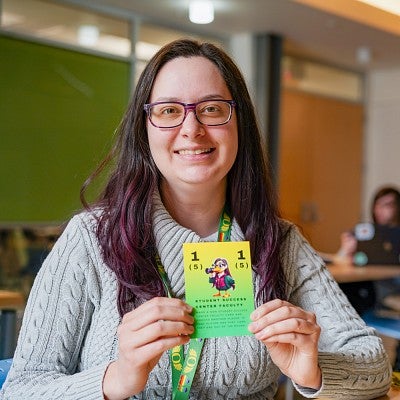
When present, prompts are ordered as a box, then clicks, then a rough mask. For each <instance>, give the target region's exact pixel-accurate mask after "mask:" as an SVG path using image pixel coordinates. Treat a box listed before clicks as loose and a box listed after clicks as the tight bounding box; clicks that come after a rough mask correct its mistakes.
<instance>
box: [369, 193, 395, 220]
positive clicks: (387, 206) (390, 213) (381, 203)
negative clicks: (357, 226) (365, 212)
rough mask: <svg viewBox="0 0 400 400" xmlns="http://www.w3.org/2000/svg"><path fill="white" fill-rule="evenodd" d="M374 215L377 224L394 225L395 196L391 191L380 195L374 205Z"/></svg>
mask: <svg viewBox="0 0 400 400" xmlns="http://www.w3.org/2000/svg"><path fill="white" fill-rule="evenodd" d="M374 216H375V221H376V223H377V224H380V225H395V224H396V216H397V205H396V198H395V195H394V194H393V193H389V194H387V195H385V196H382V197H380V198H379V199H378V200H377V201H376V203H375V205H374Z"/></svg>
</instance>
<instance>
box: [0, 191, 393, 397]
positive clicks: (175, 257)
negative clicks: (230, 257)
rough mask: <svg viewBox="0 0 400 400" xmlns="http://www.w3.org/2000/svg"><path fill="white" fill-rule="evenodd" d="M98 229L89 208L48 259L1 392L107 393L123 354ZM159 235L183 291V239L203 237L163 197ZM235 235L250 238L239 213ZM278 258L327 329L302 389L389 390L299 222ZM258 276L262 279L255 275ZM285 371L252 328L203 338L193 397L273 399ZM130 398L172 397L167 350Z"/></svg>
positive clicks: (363, 393)
mask: <svg viewBox="0 0 400 400" xmlns="http://www.w3.org/2000/svg"><path fill="white" fill-rule="evenodd" d="M94 230H95V220H94V218H93V217H92V216H90V215H89V214H87V213H82V214H80V215H77V216H75V217H74V218H72V220H71V221H70V223H69V224H68V226H67V228H66V229H65V231H64V233H63V234H62V236H61V237H60V239H59V240H58V241H57V243H56V244H55V246H54V248H53V250H52V252H51V253H50V255H49V256H48V258H47V259H46V261H45V262H44V264H43V267H42V269H41V270H40V272H39V274H38V276H37V278H36V280H35V283H34V286H33V288H32V291H31V294H30V298H29V300H28V304H27V307H26V310H25V314H24V320H23V324H22V328H21V332H20V337H19V340H18V345H17V350H16V352H15V356H14V362H13V366H12V368H11V371H10V373H9V375H8V379H7V381H6V383H5V385H4V387H3V389H2V391H1V392H0V398H1V399H4V400H6V399H12V400H21V399H30V400H35V399H37V400H56V399H70V400H79V399H85V400H101V399H103V395H102V380H103V376H104V372H105V370H106V368H107V365H108V364H109V363H110V361H111V360H114V359H115V358H116V357H117V348H118V346H117V336H116V331H117V327H118V325H119V323H120V317H119V315H118V311H117V306H116V295H117V281H116V278H115V276H114V273H113V272H112V271H111V270H110V269H109V268H108V267H107V265H105V264H104V262H103V260H102V257H101V255H100V249H99V245H98V243H97V240H96V236H95V234H94ZM154 233H155V237H156V242H157V248H158V250H159V254H160V256H161V260H162V263H163V265H164V266H165V269H166V272H167V274H168V277H169V280H170V282H171V286H172V289H173V292H174V293H175V295H176V296H177V297H183V296H184V281H183V270H182V268H183V267H182V243H184V242H199V241H202V239H201V238H200V237H199V236H198V235H197V234H196V233H194V232H192V231H190V230H188V229H185V228H183V227H182V226H180V225H178V224H177V223H176V222H175V221H174V220H173V219H172V218H171V217H170V215H169V214H168V212H167V211H166V210H165V208H164V206H163V205H162V203H161V201H160V200H159V198H158V199H156V200H155V204H154ZM231 239H232V240H233V241H239V240H243V239H244V238H243V233H242V232H241V230H240V228H239V226H238V225H237V223H236V222H235V221H233V227H232V235H231ZM208 240H209V238H208ZM214 240H216V235H215V238H214ZM282 263H283V268H284V269H285V273H286V275H287V279H288V282H289V285H290V296H289V300H290V301H291V302H292V303H294V304H297V305H299V306H300V307H303V308H304V309H306V310H310V311H313V312H315V313H316V315H317V320H318V323H319V325H320V326H321V328H322V334H321V338H320V342H319V349H320V355H319V364H320V367H321V369H322V373H323V385H322V388H321V390H320V391H319V392H315V391H313V390H310V389H306V388H301V387H300V388H299V387H297V389H298V390H299V391H300V392H301V393H302V394H303V396H305V397H310V398H315V397H331V398H334V399H346V400H349V399H362V400H366V399H372V398H375V397H377V396H379V395H383V394H384V393H386V391H387V390H388V388H389V385H390V366H389V363H388V358H387V356H386V353H385V352H384V350H383V348H382V343H381V340H380V339H379V338H378V337H377V336H376V335H375V334H374V332H373V330H372V329H370V328H367V327H366V326H365V324H364V323H363V322H362V320H361V319H360V318H359V317H358V316H357V314H356V313H355V311H354V310H353V308H352V307H351V306H350V305H349V303H348V301H347V299H346V297H345V296H344V295H343V294H342V292H341V291H340V290H339V288H338V286H337V284H336V282H335V281H334V280H333V279H332V277H331V276H330V274H329V272H328V271H327V270H326V269H325V267H324V266H323V263H322V261H321V259H320V258H319V257H318V256H317V255H316V254H315V252H314V251H313V250H312V249H311V248H310V246H309V245H308V243H307V242H306V241H305V240H304V238H303V237H302V236H301V235H300V234H299V233H298V231H297V230H296V229H294V228H293V229H291V230H290V233H289V235H288V236H287V239H286V240H285V242H284V245H283V247H282ZM254 282H255V283H254V284H255V287H257V279H256V278H255V279H254ZM279 375H280V371H279V370H278V368H277V367H276V366H275V365H274V364H273V363H272V361H271V359H270V357H269V355H268V351H267V350H266V348H265V346H264V345H263V344H262V343H261V342H259V341H258V340H257V339H255V338H254V337H253V336H243V337H227V338H217V339H207V340H206V342H205V345H204V348H203V352H202V356H201V360H200V363H199V367H198V370H197V372H196V376H195V380H194V383H193V386H192V391H191V395H190V398H191V399H210V400H211V399H212V400H215V399H224V400H225V399H273V396H274V393H275V391H276V389H277V381H278V378H279ZM134 398H137V399H170V398H171V371H170V366H169V357H168V355H167V354H164V355H163V356H162V357H161V359H160V362H159V364H158V365H157V366H156V367H155V369H154V370H153V371H152V373H151V374H150V377H149V380H148V384H147V386H146V389H145V390H144V391H143V392H142V393H141V394H140V395H138V396H136V397H134Z"/></svg>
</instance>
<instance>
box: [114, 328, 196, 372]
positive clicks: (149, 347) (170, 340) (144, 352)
mask: <svg viewBox="0 0 400 400" xmlns="http://www.w3.org/2000/svg"><path fill="white" fill-rule="evenodd" d="M189 340H190V337H189V336H186V335H181V336H175V337H166V338H162V339H159V340H157V341H154V342H151V343H147V344H146V345H143V346H141V347H139V348H133V346H131V347H130V348H129V347H125V348H121V347H120V357H123V358H125V359H127V360H129V364H130V366H131V367H133V368H134V367H138V366H140V365H146V364H147V363H148V362H150V361H152V360H154V359H157V357H159V356H160V355H161V354H163V353H165V352H166V351H167V350H170V349H172V348H174V347H176V346H181V345H184V344H186V343H188V342H189Z"/></svg>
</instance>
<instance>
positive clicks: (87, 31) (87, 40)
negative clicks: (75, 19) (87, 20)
mask: <svg viewBox="0 0 400 400" xmlns="http://www.w3.org/2000/svg"><path fill="white" fill-rule="evenodd" d="M99 36H100V31H99V28H98V27H97V26H95V25H81V26H80V27H79V28H78V43H79V44H80V45H81V46H87V47H91V46H95V45H96V44H97V42H98V40H99Z"/></svg>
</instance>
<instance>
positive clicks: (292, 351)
mask: <svg viewBox="0 0 400 400" xmlns="http://www.w3.org/2000/svg"><path fill="white" fill-rule="evenodd" d="M250 318H251V320H252V321H253V322H251V323H250V325H249V330H250V332H252V333H254V335H255V337H256V338H257V339H259V340H261V341H262V342H263V343H264V344H265V345H266V346H267V349H268V351H269V354H270V356H271V358H272V361H273V362H274V363H275V364H276V365H277V366H278V367H279V369H280V370H281V371H282V372H283V373H284V374H285V375H287V376H288V377H290V378H291V379H292V380H293V381H294V382H296V383H297V384H298V385H301V386H304V387H309V388H313V389H316V390H318V389H319V388H320V387H321V383H322V375H321V370H320V368H319V366H318V340H319V335H320V331H321V328H320V327H319V326H318V324H317V322H316V318H315V315H314V314H313V313H311V312H307V311H304V310H303V309H301V308H300V307H296V306H294V305H293V304H291V303H288V302H287V301H283V300H272V301H269V302H267V303H265V304H263V305H261V306H260V307H258V308H257V309H256V310H255V311H253V313H252V314H251V316H250Z"/></svg>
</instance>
